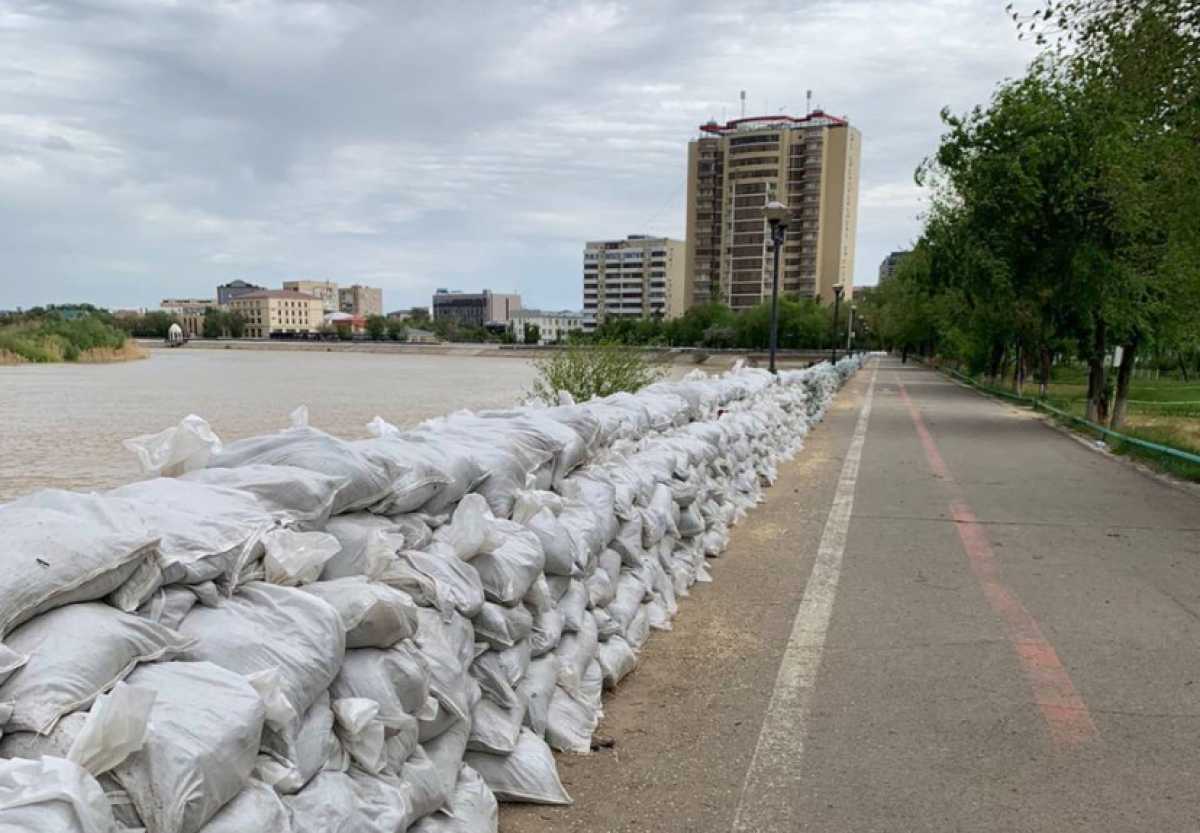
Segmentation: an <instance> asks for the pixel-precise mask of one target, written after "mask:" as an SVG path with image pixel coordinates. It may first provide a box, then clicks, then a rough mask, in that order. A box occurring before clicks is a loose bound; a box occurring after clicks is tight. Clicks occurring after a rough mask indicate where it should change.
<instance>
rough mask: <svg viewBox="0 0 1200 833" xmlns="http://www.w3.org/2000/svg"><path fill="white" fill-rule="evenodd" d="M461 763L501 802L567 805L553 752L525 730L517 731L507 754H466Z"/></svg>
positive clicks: (569, 798)
mask: <svg viewBox="0 0 1200 833" xmlns="http://www.w3.org/2000/svg"><path fill="white" fill-rule="evenodd" d="M463 763H465V764H466V765H467V766H469V767H471V768H472V769H474V770H475V771H476V772H478V773H479V775H480V777H481V778H483V780H484V782H485V783H486V784H487V785H488V787H489V788H490V789H491V790H492V792H493V793H495V795H496V798H498V799H500V800H501V801H518V802H528V803H533V804H571V803H573V802H572V800H571V797H570V796H569V795H567V791H566V790H565V789H564V788H563V785H562V782H561V781H560V780H559V779H558V768H557V767H556V766H555V765H554V753H552V752H551V751H550V747H549V746H547V745H546V742H545V741H543V740H542V739H541V738H539V737H538V736H537V735H535V734H534V733H533V732H531V731H529V730H528V729H522V730H521V737H520V739H519V740H518V741H517V748H516V749H515V750H514V751H513V752H512V753H510V754H508V755H492V754H489V753H487V752H470V751H468V752H467V754H466V755H465V756H464V758H463Z"/></svg>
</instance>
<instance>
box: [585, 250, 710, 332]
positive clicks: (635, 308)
mask: <svg viewBox="0 0 1200 833" xmlns="http://www.w3.org/2000/svg"><path fill="white" fill-rule="evenodd" d="M686 262H687V244H686V243H684V242H683V241H682V240H671V239H669V238H666V237H650V236H648V235H644V234H631V235H629V237H627V238H626V239H624V240H600V241H594V242H591V243H588V244H587V245H586V246H585V247H584V250H583V328H584V329H585V330H593V329H595V328H596V327H597V326H598V325H600V324H602V323H604V321H605V320H607V319H611V318H664V319H666V318H678V317H679V316H681V315H683V313H684V312H685V310H686V309H687V304H686V300H687V299H686V296H685V294H684V266H685V264H686Z"/></svg>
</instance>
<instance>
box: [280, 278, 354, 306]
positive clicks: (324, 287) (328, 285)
mask: <svg viewBox="0 0 1200 833" xmlns="http://www.w3.org/2000/svg"><path fill="white" fill-rule="evenodd" d="M283 288H284V289H285V290H287V291H288V292H300V293H302V294H304V295H311V296H313V297H314V298H320V299H321V307H322V309H324V310H325V312H338V311H340V309H341V308H340V307H339V306H338V285H337V283H335V282H334V281H284V282H283Z"/></svg>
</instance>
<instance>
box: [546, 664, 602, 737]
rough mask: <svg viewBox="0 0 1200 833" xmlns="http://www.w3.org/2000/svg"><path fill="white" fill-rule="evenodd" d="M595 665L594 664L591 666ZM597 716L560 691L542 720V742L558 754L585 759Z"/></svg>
mask: <svg viewBox="0 0 1200 833" xmlns="http://www.w3.org/2000/svg"><path fill="white" fill-rule="evenodd" d="M594 665H595V664H594ZM595 674H596V685H597V687H599V684H600V669H599V667H598V666H596V671H595ZM599 722H600V715H599V714H598V713H597V711H596V709H595V708H594V707H592V706H591V705H590V704H588V703H585V702H581V701H580V700H577V699H575V698H574V697H572V696H571V695H570V694H567V692H566V691H564V690H563V689H562V688H561V687H558V688H556V689H555V690H554V694H553V695H552V696H551V700H550V709H549V711H548V713H547V719H546V742H547V743H549V744H550V747H551V748H552V749H557V750H558V751H559V752H574V753H575V754H576V755H586V754H588V753H589V752H591V751H592V732H593V731H595V729H596V725H597V724H598V723H599Z"/></svg>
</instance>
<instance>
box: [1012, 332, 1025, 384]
mask: <svg viewBox="0 0 1200 833" xmlns="http://www.w3.org/2000/svg"><path fill="white" fill-rule="evenodd" d="M1025 358H1026V357H1025V350H1024V348H1023V347H1022V346H1021V343H1020V342H1017V366H1016V369H1015V370H1013V390H1015V391H1016V393H1017V396H1024V395H1025Z"/></svg>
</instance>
